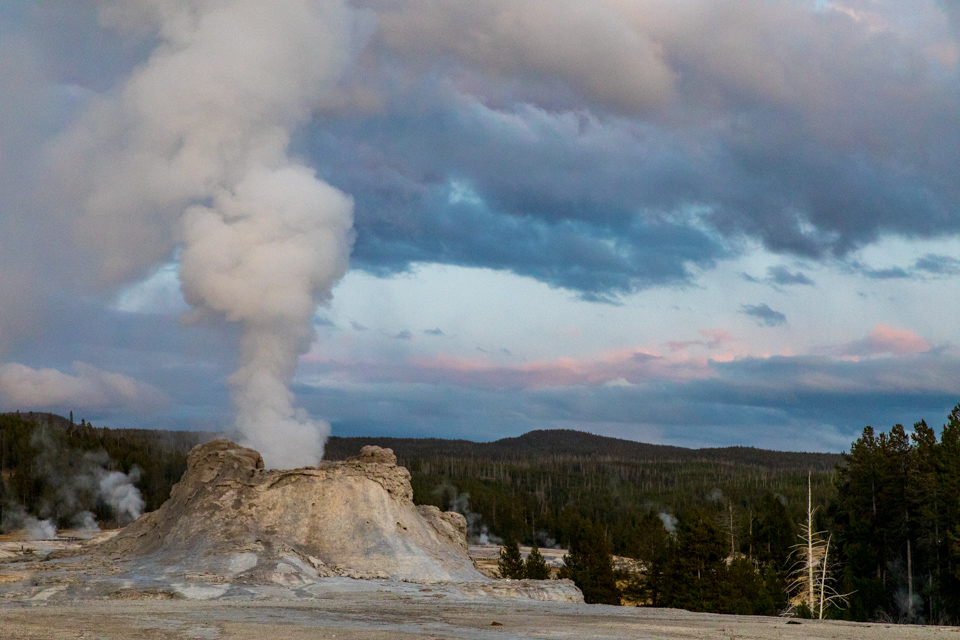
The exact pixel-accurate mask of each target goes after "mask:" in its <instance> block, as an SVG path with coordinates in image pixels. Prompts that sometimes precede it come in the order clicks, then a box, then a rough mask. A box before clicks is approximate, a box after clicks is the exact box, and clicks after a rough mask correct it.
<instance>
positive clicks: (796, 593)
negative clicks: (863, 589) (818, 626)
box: [787, 472, 850, 620]
mask: <svg viewBox="0 0 960 640" xmlns="http://www.w3.org/2000/svg"><path fill="white" fill-rule="evenodd" d="M812 498H813V496H812V491H811V479H810V473H809V472H808V473H807V519H806V522H804V523H803V524H802V525H800V534H799V538H800V539H801V542H799V543H797V544H795V545H794V546H793V552H792V554H791V555H792V556H793V557H794V559H795V561H794V564H793V568H792V570H791V573H792V574H793V576H794V577H793V580H792V581H791V582H790V584H789V586H788V589H789V591H790V593H792V594H793V597H792V598H791V599H790V607H789V608H788V609H787V613H794V612H796V610H797V609H798V608H799V607H800V606H801V605H806V607H807V609H808V610H809V611H810V615H812V616H814V617H817V618H819V619H820V620H822V619H823V613H824V610H825V609H829V607H830V606H841V605H843V604H846V603H847V596H849V595H850V594H849V593H843V594H841V593H839V592H838V591H837V590H836V589H835V588H834V584H833V583H834V581H833V577H832V575H831V565H830V542H831V541H832V539H833V536H832V535H831V536H827V538H826V540H824V537H823V536H824V534H825V533H826V532H825V531H816V530H815V528H814V524H813V516H814V514H815V513H816V511H817V510H816V509H815V508H814V506H813V499H812Z"/></svg>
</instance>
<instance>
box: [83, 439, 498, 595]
mask: <svg viewBox="0 0 960 640" xmlns="http://www.w3.org/2000/svg"><path fill="white" fill-rule="evenodd" d="M95 553H96V554H97V555H99V556H100V557H106V558H109V559H111V560H113V561H123V562H134V563H136V564H137V565H139V566H140V567H142V568H144V569H147V568H152V571H151V572H154V571H157V570H161V569H158V568H162V571H164V572H166V573H170V574H172V573H184V572H187V573H189V574H191V575H194V576H198V575H200V576H204V577H206V578H213V577H215V576H224V577H228V578H229V579H230V581H231V582H234V583H243V582H244V581H245V579H246V581H249V582H251V583H262V582H263V581H265V580H266V581H267V582H271V583H274V584H276V583H281V584H284V583H287V584H290V585H291V586H292V585H294V584H297V583H303V582H307V581H311V580H313V579H315V578H319V577H333V576H343V577H353V578H382V579H392V580H403V581H408V582H420V583H437V582H466V581H484V580H487V578H485V577H484V576H482V575H481V574H480V573H479V572H478V571H477V570H476V568H475V567H474V565H473V563H472V562H471V560H470V558H469V556H468V552H467V542H466V521H465V520H464V518H463V516H461V515H459V514H457V513H449V512H448V513H444V512H441V511H440V510H439V509H437V508H436V507H430V506H420V507H417V506H415V505H414V504H413V490H412V489H411V487H410V474H409V472H408V471H407V470H406V469H405V468H403V467H400V466H397V459H396V456H394V455H393V451H391V450H390V449H381V448H380V447H372V446H370V447H364V448H363V451H362V452H361V454H360V455H359V456H356V457H354V458H350V459H348V460H346V461H343V462H329V461H327V462H323V463H322V464H321V465H320V466H319V467H317V468H310V467H307V468H302V469H293V470H286V471H267V470H264V468H263V460H262V458H261V457H260V454H259V453H257V452H256V451H254V450H252V449H247V448H244V447H241V446H239V445H236V444H234V443H232V442H230V441H228V440H214V441H212V442H209V443H207V444H203V445H200V446H197V447H196V448H194V449H193V451H191V452H190V455H189V458H188V468H187V471H186V473H185V474H184V475H183V478H182V479H181V480H180V482H179V483H178V484H177V485H176V486H175V487H174V488H173V491H172V493H171V496H170V499H169V500H168V501H167V502H165V503H164V504H163V506H162V507H160V509H158V510H156V511H154V512H152V513H149V514H147V515H145V516H143V517H142V518H140V519H139V520H137V521H136V522H134V523H133V524H131V525H130V526H128V527H127V528H126V529H124V530H123V531H122V532H121V533H120V534H119V535H117V536H116V537H115V538H114V539H112V540H110V541H109V542H106V543H104V544H103V545H101V546H100V547H99V548H98V549H97V550H96V552H95ZM171 577H172V576H171Z"/></svg>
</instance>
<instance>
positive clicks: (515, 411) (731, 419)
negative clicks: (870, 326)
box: [297, 348, 960, 451]
mask: <svg viewBox="0 0 960 640" xmlns="http://www.w3.org/2000/svg"><path fill="white" fill-rule="evenodd" d="M958 376H960V351H958V350H957V349H956V348H949V349H945V350H940V351H938V350H932V351H927V352H921V353H913V354H904V355H902V356H897V357H893V358H880V359H869V360H861V361H845V360H838V359H836V358H834V357H829V356H810V355H805V356H775V357H768V358H759V357H754V358H749V357H748V358H739V359H737V360H734V361H731V362H709V363H705V366H704V367H703V369H702V370H701V371H700V372H699V375H696V376H686V377H684V376H678V377H676V378H674V379H671V380H666V379H664V378H661V377H654V378H651V379H648V380H644V379H639V378H634V379H633V380H627V379H626V378H623V379H621V378H617V377H614V378H611V379H609V381H608V382H606V383H604V384H597V385H581V384H576V380H575V379H574V378H571V379H570V382H572V383H573V384H574V386H542V387H538V386H530V387H528V386H511V385H501V386H495V385H491V386H483V385H473V384H469V385H460V384H458V382H459V380H458V379H457V378H454V377H452V376H450V375H445V376H440V375H438V376H434V377H428V376H423V377H421V376H416V377H415V379H410V380H407V381H404V380H401V379H399V378H396V377H391V378H384V379H380V380H375V379H371V378H368V379H365V381H363V382H360V383H352V382H345V381H344V380H343V379H342V377H340V376H331V377H330V380H335V381H336V383H334V384H331V385H329V386H327V385H325V384H317V385H310V386H307V385H302V386H300V387H298V389H297V390H298V394H299V395H300V396H301V397H302V398H303V399H304V400H303V402H304V404H305V405H306V406H308V407H313V406H317V407H320V406H329V407H330V412H331V413H330V415H332V416H334V424H335V426H336V428H337V429H338V432H339V433H352V434H376V433H385V434H394V433H397V429H399V430H401V432H403V433H406V434H408V435H411V436H414V435H420V436H429V435H433V434H436V433H443V434H445V436H446V437H467V438H476V437H477V434H478V433H483V434H484V436H483V437H484V438H485V439H493V438H498V437H506V436H509V435H515V434H519V433H523V432H525V431H528V430H531V429H538V428H576V429H580V430H587V431H590V432H593V433H600V434H604V435H611V436H616V437H626V438H630V439H639V440H643V441H647V442H661V443H669V444H678V445H682V446H723V445H729V444H731V443H737V444H741V445H752V446H759V447H769V448H775V449H781V450H806V451H839V450H842V449H846V448H847V447H849V445H850V443H851V442H852V441H853V439H855V437H856V436H857V435H858V434H859V432H860V431H861V430H862V429H863V427H864V426H866V425H868V424H871V425H874V426H878V427H879V426H890V425H892V424H895V423H897V422H901V423H903V424H912V423H913V422H915V421H916V420H919V419H921V418H925V419H926V420H927V421H928V422H930V423H931V424H937V421H938V420H939V421H942V420H944V419H945V416H946V415H947V413H948V412H949V411H950V409H951V408H952V407H953V406H954V405H955V404H956V402H957V395H956V380H957V378H958ZM491 425H496V426H495V427H491Z"/></svg>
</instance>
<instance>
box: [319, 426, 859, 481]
mask: <svg viewBox="0 0 960 640" xmlns="http://www.w3.org/2000/svg"><path fill="white" fill-rule="evenodd" d="M368 444H375V445H378V446H381V447H389V448H391V449H393V451H394V453H396V454H397V456H398V458H400V459H401V461H403V460H407V459H423V458H428V457H454V458H475V459H479V460H505V461H506V460H509V461H512V462H516V461H522V460H526V461H529V462H534V461H539V460H544V459H549V458H558V457H561V458H601V459H606V460H611V461H614V460H615V461H622V462H677V463H680V462H714V463H727V464H735V465H747V466H758V467H765V468H767V469H777V470H792V471H804V472H805V471H807V470H808V469H809V470H813V471H820V472H825V471H832V470H833V468H834V466H835V465H836V464H837V463H838V462H840V460H841V458H840V455H839V454H834V453H796V452H786V451H770V450H766V449H756V448H754V447H722V448H710V449H686V448H683V447H671V446H666V445H657V444H647V443H643V442H634V441H632V440H621V439H619V438H608V437H606V436H598V435H594V434H592V433H584V432H582V431H573V430H571V429H556V430H538V431H531V432H529V433H525V434H524V435H522V436H519V437H516V438H503V439H502V440H495V441H493V442H471V441H469V440H443V439H440V438H385V437H355V438H340V437H336V436H334V437H331V438H330V440H329V441H328V442H327V450H326V457H327V458H328V459H331V460H342V459H344V458H346V457H348V456H352V455H356V454H357V453H358V452H359V451H360V448H361V447H363V446H364V445H368Z"/></svg>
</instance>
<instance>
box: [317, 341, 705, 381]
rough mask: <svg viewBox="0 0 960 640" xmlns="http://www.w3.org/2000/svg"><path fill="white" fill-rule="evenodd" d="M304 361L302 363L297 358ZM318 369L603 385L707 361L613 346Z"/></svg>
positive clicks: (381, 376)
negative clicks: (589, 353)
mask: <svg viewBox="0 0 960 640" xmlns="http://www.w3.org/2000/svg"><path fill="white" fill-rule="evenodd" d="M301 362H303V361H301ZM312 364H314V365H315V366H316V368H317V370H318V371H320V372H324V373H331V374H332V373H335V374H336V376H337V377H338V378H340V379H343V378H344V377H348V378H352V379H354V380H357V381H365V382H401V383H426V384H454V385H458V386H468V387H480V388H490V389H507V388H529V389H539V388H548V387H568V386H599V385H604V384H611V383H615V384H639V383H642V382H645V381H648V380H653V379H660V380H684V379H692V378H702V377H706V376H708V375H710V371H709V362H708V361H707V360H706V359H703V358H699V359H685V360H681V361H676V360H673V361H671V360H667V359H666V358H663V357H662V356H659V355H657V354H655V353H650V352H647V351H645V350H641V349H618V350H613V351H607V352H603V353H601V354H598V355H597V356H595V357H588V358H570V357H564V358H556V359H553V360H536V361H530V362H524V363H520V364H516V365H504V364H499V363H496V362H494V361H492V360H490V359H487V358H484V357H472V358H464V357H453V356H448V355H444V354H440V355H435V356H431V357H426V358H414V359H411V360H408V361H406V362H339V361H333V360H327V361H326V362H318V361H314V362H313V363H312Z"/></svg>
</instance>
